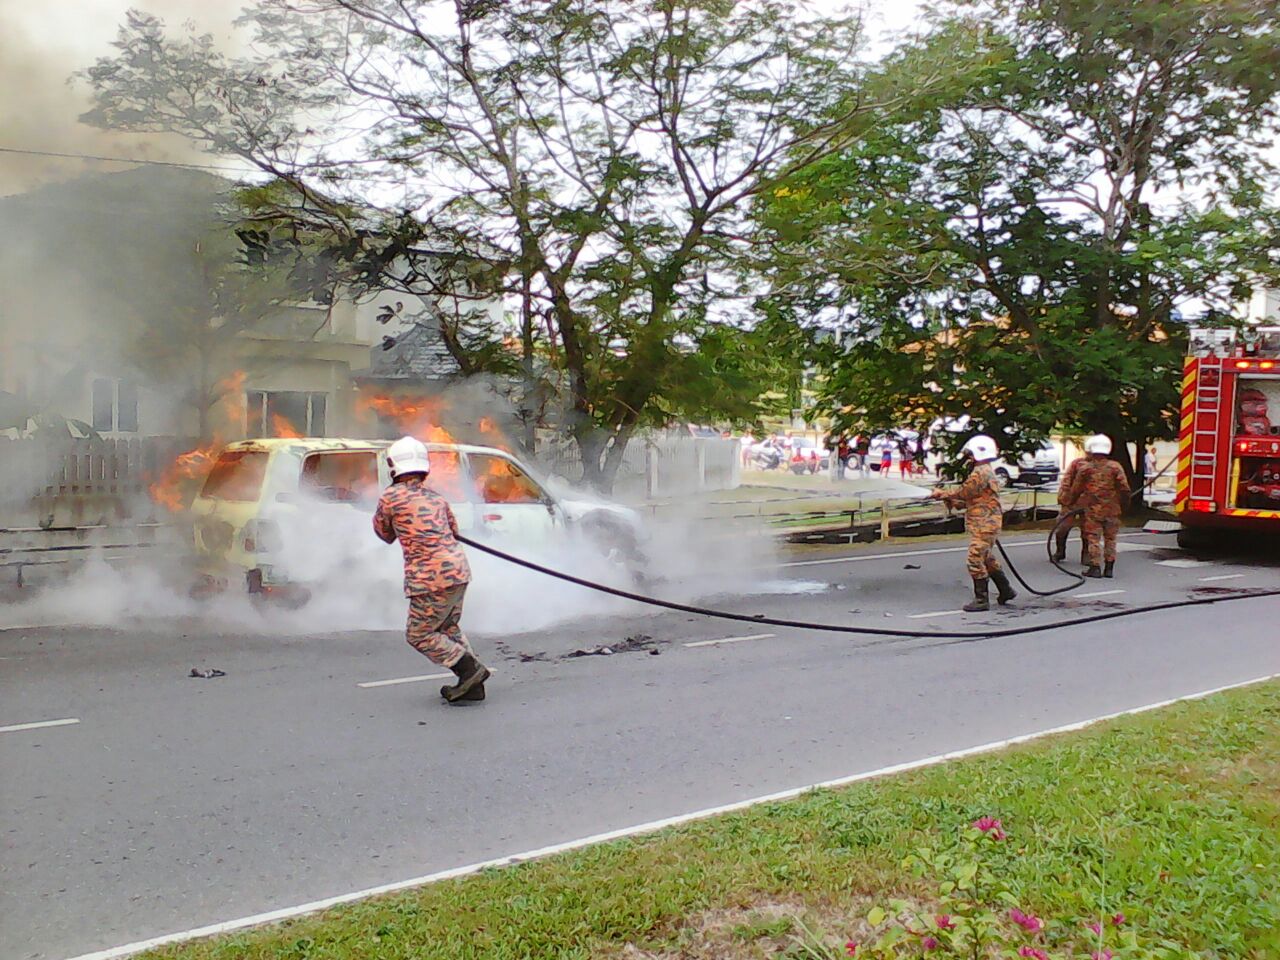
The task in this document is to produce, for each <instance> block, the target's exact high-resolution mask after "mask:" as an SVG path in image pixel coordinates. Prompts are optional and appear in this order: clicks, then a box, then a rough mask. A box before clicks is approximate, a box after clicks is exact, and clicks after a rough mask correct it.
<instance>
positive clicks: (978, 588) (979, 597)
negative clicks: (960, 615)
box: [960, 577, 991, 613]
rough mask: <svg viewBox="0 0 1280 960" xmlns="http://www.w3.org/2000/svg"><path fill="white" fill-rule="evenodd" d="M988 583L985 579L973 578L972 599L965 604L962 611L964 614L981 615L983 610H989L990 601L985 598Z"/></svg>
mask: <svg viewBox="0 0 1280 960" xmlns="http://www.w3.org/2000/svg"><path fill="white" fill-rule="evenodd" d="M988 583H990V581H989V580H987V578H986V577H974V578H973V599H972V600H970V601H969V602H968V603H966V604H965V605H964V606H963V607H961V608H960V609H962V610H963V611H964V612H965V613H981V612H982V611H984V610H990V609H991V600H990V599H989V597H988V596H987V585H988Z"/></svg>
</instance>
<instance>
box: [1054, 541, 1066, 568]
mask: <svg viewBox="0 0 1280 960" xmlns="http://www.w3.org/2000/svg"><path fill="white" fill-rule="evenodd" d="M1053 559H1054V561H1055V562H1056V563H1061V562H1062V561H1063V560H1065V559H1067V538H1066V537H1059V538H1058V545H1057V547H1055V548H1054V551H1053Z"/></svg>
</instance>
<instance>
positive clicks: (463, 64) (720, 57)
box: [86, 0, 953, 485]
mask: <svg viewBox="0 0 1280 960" xmlns="http://www.w3.org/2000/svg"><path fill="white" fill-rule="evenodd" d="M244 19H245V21H246V22H247V23H248V24H249V25H250V26H251V27H252V28H253V29H255V31H256V40H257V42H256V49H257V50H259V51H260V52H261V56H260V57H259V58H257V59H253V60H228V59H225V58H224V57H222V56H221V55H220V54H218V53H217V51H216V50H215V49H214V47H213V45H212V43H211V42H210V41H209V40H208V38H202V37H194V36H188V37H184V38H178V39H170V38H168V37H167V36H166V34H165V31H164V29H163V26H162V24H160V23H159V22H158V21H157V20H155V19H154V18H151V17H147V16H144V15H141V14H131V15H130V17H129V20H128V22H127V24H126V25H125V26H124V27H123V29H122V31H121V34H120V37H119V40H118V42H117V48H118V55H117V56H115V57H113V58H110V59H106V60H103V61H100V62H99V63H97V64H96V65H95V66H93V67H92V68H90V69H89V70H88V71H87V73H86V76H87V78H88V80H89V81H90V83H91V85H92V87H93V90H94V93H95V97H96V104H95V107H94V109H93V111H91V113H90V114H88V115H87V119H88V120H89V121H90V122H93V123H96V124H100V125H103V126H109V127H116V128H123V129H128V130H138V131H153V130H168V131H177V132H180V133H183V134H185V135H187V136H189V137H191V138H193V139H195V140H197V141H199V142H202V143H203V144H205V145H206V146H207V147H208V148H209V149H210V150H212V151H214V152H218V153H223V154H233V155H236V156H239V157H241V158H243V159H245V160H248V161H250V162H252V163H253V164H255V165H257V166H258V168H259V169H261V170H263V171H264V172H265V173H267V174H269V175H270V176H272V177H274V178H277V180H278V181H279V182H280V183H282V184H286V185H288V186H290V187H291V188H292V198H291V200H290V202H288V203H280V204H275V205H274V207H273V208H272V209H264V210H263V211H262V214H261V215H262V216H264V217H266V218H269V217H272V216H278V217H298V218H305V219H306V220H307V221H308V222H309V226H310V227H311V228H312V229H315V228H317V227H320V226H323V227H324V228H326V229H331V230H333V231H334V232H335V234H337V235H341V236H343V237H345V238H356V241H355V242H356V243H357V245H359V244H361V243H366V242H372V241H370V240H369V238H371V237H377V236H387V235H394V236H396V237H397V238H399V240H398V242H401V243H404V244H407V245H409V246H412V244H414V243H415V242H423V243H430V244H433V245H436V246H444V247H446V248H447V249H449V250H452V251H455V252H456V253H457V254H458V255H459V256H460V257H466V258H469V262H479V261H489V262H494V261H500V262H502V263H503V264H504V266H507V265H509V268H508V269H506V270H505V272H501V276H499V277H496V278H491V279H493V280H494V284H493V286H492V287H490V288H487V289H484V290H479V291H478V293H479V294H488V293H491V292H500V293H502V294H504V295H507V296H509V297H511V298H512V299H513V301H514V302H516V303H518V304H519V310H518V312H519V316H520V321H521V334H522V337H521V339H522V343H523V346H524V350H525V356H526V361H527V362H528V363H531V362H532V355H533V352H534V347H535V340H538V341H540V342H541V349H542V350H543V351H545V354H546V356H548V357H549V358H550V361H551V364H552V367H553V368H554V369H555V370H556V371H557V373H558V375H559V377H560V378H561V380H562V382H563V385H564V388H565V391H566V393H567V395H568V397H569V400H570V406H571V413H572V429H573V432H574V435H575V437H576V439H577V441H578V443H579V445H580V446H581V449H582V451H583V454H584V456H583V460H584V464H585V470H586V479H587V480H588V481H591V482H594V483H598V484H601V485H608V483H609V482H610V480H611V478H612V476H613V473H614V471H615V470H616V469H617V466H618V465H619V463H620V462H621V457H622V453H623V449H624V447H625V445H626V442H627V440H628V438H629V437H630V436H631V434H632V432H633V431H634V430H635V429H636V428H637V427H639V426H642V425H644V424H646V423H653V422H660V421H662V420H664V419H666V418H669V417H671V416H675V415H681V414H683V415H691V414H697V415H701V416H711V415H715V414H717V413H718V414H719V415H721V416H726V417H736V418H743V417H745V416H749V415H750V414H751V413H752V408H751V407H750V404H749V401H750V400H751V399H753V398H754V396H755V395H758V393H759V392H760V385H761V384H760V382H759V378H758V376H756V375H757V374H759V373H760V372H761V371H762V370H764V369H765V367H764V366H761V365H753V364H752V363H751V362H750V361H749V357H748V356H747V355H746V354H744V353H743V351H744V350H748V349H752V348H754V345H753V344H750V343H749V342H748V341H744V340H742V339H741V338H739V339H735V337H734V336H733V333H732V331H733V330H734V329H735V328H734V326H733V325H732V321H733V315H734V310H733V309H732V305H733V304H734V303H735V302H739V301H737V300H736V299H735V298H736V297H738V296H739V295H740V294H741V290H740V288H739V287H738V286H737V285H736V281H735V280H734V279H732V278H734V277H735V276H736V275H735V274H734V273H733V272H732V270H731V269H729V268H730V267H732V265H733V264H734V263H735V262H737V261H738V260H739V259H741V257H742V256H743V254H744V252H745V251H747V250H749V249H750V248H751V247H752V246H753V244H754V242H755V237H754V235H753V230H752V227H751V225H750V222H749V214H750V210H751V201H752V198H753V197H755V196H756V195H757V194H758V193H759V192H760V191H761V190H762V189H766V188H767V187H768V186H769V185H770V184H772V183H773V182H774V181H775V180H776V178H777V177H778V176H779V174H780V173H781V172H782V170H783V168H784V167H789V168H790V169H791V170H792V171H793V172H802V171H804V170H806V169H809V168H811V167H814V166H815V165H817V164H820V163H822V161H823V160H824V158H828V157H830V156H831V155H832V154H833V151H835V150H837V149H839V148H841V147H843V146H845V145H846V144H848V143H850V142H852V141H856V140H857V139H858V138H859V137H860V136H862V135H863V134H864V133H865V131H866V130H867V129H870V128H872V127H873V126H874V123H875V122H876V121H877V120H879V119H881V118H883V117H884V116H886V115H887V114H888V113H889V112H890V111H891V110H894V109H896V108H898V107H900V106H901V105H902V104H905V103H908V102H910V101H911V100H913V99H914V98H916V97H918V96H919V95H920V94H921V92H922V91H926V92H927V91H930V90H932V89H935V88H942V87H945V86H946V85H947V84H946V80H945V73H946V71H944V70H939V69H933V68H931V67H928V68H925V69H919V70H915V72H914V73H913V74H912V76H911V77H910V78H904V77H903V76H901V75H897V76H892V75H883V74H877V75H876V76H873V77H868V76H867V75H866V72H865V71H864V69H863V68H862V67H860V65H859V63H858V61H857V60H856V57H855V53H856V51H857V49H858V42H859V29H858V23H857V22H856V21H855V20H853V19H848V18H846V19H844V20H838V21H835V20H819V19H812V18H809V19H806V18H802V17H799V16H798V15H797V11H796V9H795V6H794V5H793V4H792V3H789V2H782V0H759V2H753V3H750V4H741V3H735V2H733V0H650V2H622V0H512V2H507V3H489V2H476V0H469V2H464V0H457V2H436V3H423V4H412V5H408V4H403V3H399V2H395V0H258V3H257V5H256V6H254V7H252V8H251V9H250V10H249V11H248V12H247V13H246V15H245V18H244ZM951 59H953V58H952V57H948V58H944V59H941V60H939V61H938V62H942V63H947V62H949V61H950V60H951ZM919 66H920V64H912V67H913V69H914V68H917V67H919ZM357 196H358V197H359V198H360V200H361V201H362V202H363V203H368V202H375V203H377V204H378V205H380V206H381V207H382V208H384V209H393V210H396V211H399V212H400V215H399V216H397V217H394V218H387V217H384V218H382V220H381V221H380V222H378V223H373V224H371V223H369V222H368V218H361V217H356V216H354V215H353V214H352V212H351V211H352V210H353V209H355V207H354V205H353V204H351V203H349V202H345V201H349V200H350V199H352V198H354V197H357ZM393 260H394V258H388V257H383V258H382V261H381V262H382V263H384V264H386V263H390V262H392V261H393ZM445 276H446V277H447V272H446V274H445ZM383 279H384V280H385V279H386V278H383ZM400 279H401V280H404V279H405V278H403V277H402V278H400ZM407 279H408V285H409V286H410V287H414V286H420V285H422V284H424V283H428V282H430V280H431V278H429V277H422V276H412V277H409V278H407ZM469 289H472V290H474V289H476V288H475V287H474V286H473V287H470V288H469ZM726 324H728V325H726ZM735 351H736V352H737V355H736V356H734V353H735ZM744 376H745V379H743V381H742V383H741V384H740V383H739V381H738V379H734V378H735V377H736V378H742V377H744ZM716 377H722V378H723V379H722V380H721V382H720V383H719V384H715V383H709V382H708V378H713V379H714V378H716Z"/></svg>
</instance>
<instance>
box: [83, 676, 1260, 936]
mask: <svg viewBox="0 0 1280 960" xmlns="http://www.w3.org/2000/svg"><path fill="white" fill-rule="evenodd" d="M1276 679H1280V673H1272V674H1268V675H1267V676H1265V677H1254V678H1253V679H1251V680H1242V681H1240V682H1239V683H1228V684H1226V685H1224V686H1221V687H1214V688H1213V689H1211V690H1201V691H1199V692H1198V693H1189V694H1187V695H1185V696H1181V697H1173V698H1171V699H1169V700H1161V701H1159V702H1158V703H1148V704H1144V705H1143V706H1141V707H1131V708H1130V709H1128V710H1119V711H1117V712H1115V713H1107V714H1103V715H1102V716H1099V717H1091V718H1090V719H1088V720H1078V721H1076V722H1075V723H1067V724H1063V725H1062V726H1060V727H1050V728H1049V729H1047V730H1038V731H1036V732H1035V733H1024V734H1021V735H1020V736H1016V737H1009V738H1008V739H1006V740H995V741H992V742H990V743H983V744H980V745H978V746H976V747H965V748H964V749H962V750H953V751H951V752H950V753H940V754H937V755H935V756H932V757H924V758H922V759H920V760H908V761H907V762H905V763H896V764H893V765H892V766H888V767H880V768H879V769H878V770H867V771H864V772H862V773H855V774H852V775H850V776H847V777H840V778H838V779H835V780H824V781H822V782H820V783H811V784H808V785H807V786H803V787H792V788H791V789H789V790H781V791H779V792H778V793H770V794H766V795H765V796H763V797H752V798H751V799H750V800H739V801H737V802H736V803H726V804H723V805H721V806H718V807H708V808H706V809H705V810H696V811H694V812H693V813H682V814H679V815H677V816H674V817H667V818H665V819H663V820H650V821H649V822H648V823H640V824H636V825H635V826H631V827H623V828H622V829H620V830H610V831H608V832H607V833H597V834H594V835H592V836H589V837H581V838H580V839H577V840H567V841H565V842H563V843H553V844H551V845H550V846H547V847H539V848H538V849H537V850H528V851H526V852H524V853H515V854H511V855H510V856H507V857H498V858H497V859H496V860H485V861H483V862H481V863H470V864H467V865H466V866H463V867H453V868H452V869H449V870H441V871H439V872H438V873H428V874H426V875H424V876H421V877H414V878H412V879H410V880H399V881H397V882H395V883H387V884H383V885H382V886H380V887H369V888H368V889H365V890H356V891H355V892H353V893H343V894H339V895H338V896H336V897H329V898H327V899H325V900H313V901H311V902H310V903H302V904H299V905H298V906H296V907H284V908H283V909H280V910H271V911H268V912H266V913H256V914H254V915H253V916H249V917H240V918H239V919H236V920H224V921H222V922H221V923H211V924H209V925H207V926H203V927H196V928H195V929H193V930H183V931H181V932H180V933H167V934H165V935H163V936H159V937H152V938H151V939H150V940H139V941H137V942H136V943H127V944H124V945H123V946H119V947H111V948H109V949H107V950H99V951H97V952H96V953H84V954H81V955H80V956H78V957H72V958H70V960H116V958H117V957H128V956H131V955H133V954H135V953H141V952H142V951H143V950H153V949H155V948H156V947H162V946H164V945H165V944H169V943H180V942H182V941H184V940H195V939H197V938H199V937H211V936H214V935H215V934H219V933H230V932H231V931H232V930H243V929H244V928H245V927H256V926H260V925H262V924H264V923H274V922H276V921H279V920H288V919H290V918H292V917H299V916H303V915H304V914H308V913H316V912H317V911H320V910H327V909H328V908H329V907H336V906H338V905H339V904H343V903H351V902H352V901H355V900H364V899H366V898H368V897H377V896H381V895H383V894H386V893H395V892H397V891H399V890H408V889H410V888H412V887H422V886H426V885H427V884H431V883H439V882H440V881H441V880H453V879H456V878H458V877H466V876H471V875H472V874H476V873H480V872H481V871H482V870H491V869H493V868H495V867H507V866H511V865H512V864H516V863H524V862H526V861H528V860H541V859H542V858H544V857H549V856H552V855H553V854H557V853H567V852H569V851H571V850H580V849H582V848H583V847H590V846H594V845H595V844H598V843H606V842H608V841H610V840H621V839H623V838H625V837H635V836H640V835H642V834H646V833H653V832H654V831H656V830H662V829H665V828H666V827H676V826H680V825H681V824H685V823H691V822H693V821H695V820H705V819H707V818H708V817H715V816H719V815H720V814H724V813H733V812H735V811H737V810H746V809H748V808H749V807H755V806H759V805H760V804H763V803H776V802H777V801H779V800H791V799H794V798H795V797H798V796H800V795H801V794H803V793H808V792H809V791H810V790H826V789H833V788H836V787H846V786H848V785H849V784H851V783H858V782H859V781H862V780H874V779H877V778H879V777H887V776H891V775H893V774H895V773H905V772H907V771H909V770H919V769H921V768H922V767H932V766H937V765H938V764H940V763H946V762H948V761H950V760H959V759H962V758H964V757H972V756H975V755H976V754H981V753H991V752H992V751H995V750H1003V749H1004V748H1005V747H1012V746H1015V745H1017V744H1020V743H1029V742H1030V741H1032V740H1039V739H1041V738H1042V737H1052V736H1055V735H1057V734H1060V733H1074V732H1076V731H1077V730H1083V729H1085V728H1086V727H1091V726H1093V725H1094V724H1097V723H1105V722H1106V721H1108V720H1115V719H1117V718H1119V717H1130V716H1133V715H1135V714H1139V713H1147V712H1148V711H1151V710H1159V709H1160V708H1161V707H1168V706H1172V705H1173V704H1175V703H1182V702H1184V701H1187V700H1203V699H1204V698H1205V697H1209V696H1212V695H1213V694H1215V693H1222V692H1224V691H1226V690H1238V689H1240V688H1241V687H1250V686H1253V685H1254V684H1258V683H1266V682H1267V681H1269V680H1276Z"/></svg>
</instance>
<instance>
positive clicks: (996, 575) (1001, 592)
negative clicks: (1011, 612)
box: [991, 570, 1018, 607]
mask: <svg viewBox="0 0 1280 960" xmlns="http://www.w3.org/2000/svg"><path fill="white" fill-rule="evenodd" d="M991 580H992V582H993V583H995V585H996V602H997V603H999V604H1000V606H1002V607H1003V606H1004V605H1005V604H1006V603H1008V602H1009V601H1010V600H1012V599H1013V598H1014V597H1016V596H1017V595H1018V591H1017V590H1015V589H1013V584H1011V583H1010V582H1009V575H1008V574H1007V573H1005V572H1004V571H1003V570H996V571H993V572H992V574H991Z"/></svg>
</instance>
